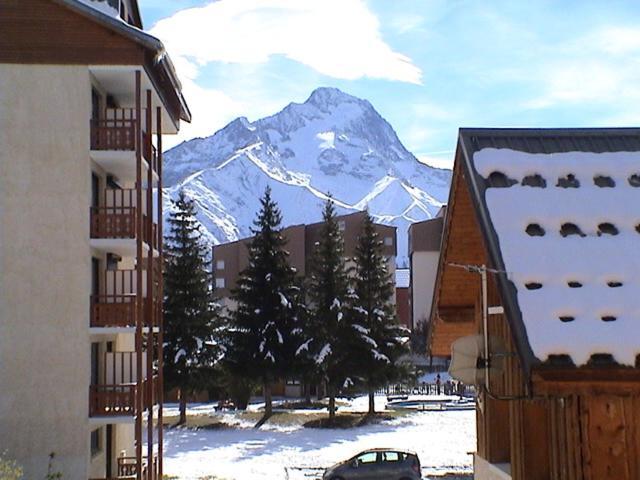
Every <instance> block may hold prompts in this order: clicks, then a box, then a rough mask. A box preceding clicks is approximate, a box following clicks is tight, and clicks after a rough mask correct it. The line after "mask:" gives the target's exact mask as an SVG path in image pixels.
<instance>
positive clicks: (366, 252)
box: [352, 212, 408, 414]
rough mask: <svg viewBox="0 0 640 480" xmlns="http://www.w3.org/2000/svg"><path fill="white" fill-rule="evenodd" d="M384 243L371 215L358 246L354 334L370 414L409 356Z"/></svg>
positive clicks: (365, 221) (364, 225)
mask: <svg viewBox="0 0 640 480" xmlns="http://www.w3.org/2000/svg"><path fill="white" fill-rule="evenodd" d="M383 249H384V247H383V242H382V241H381V240H380V238H379V234H378V232H377V231H376V229H375V225H374V223H373V219H372V218H371V215H369V212H367V214H366V216H365V219H364V223H363V225H362V232H361V234H360V236H359V237H358V244H357V246H356V256H355V268H354V275H353V279H352V288H353V293H354V295H353V298H354V304H353V306H352V316H353V319H354V324H353V325H352V327H353V330H354V331H353V334H355V340H356V341H357V345H356V346H354V347H353V348H354V353H356V354H357V358H358V361H357V366H356V368H357V370H358V373H359V375H358V376H359V378H361V379H362V381H363V383H364V386H365V387H366V389H367V391H368V392H369V414H374V413H375V403H374V400H375V398H374V393H375V390H376V389H378V388H380V387H382V386H384V385H385V384H387V383H388V382H389V381H390V380H391V379H393V378H394V376H395V375H397V374H398V372H399V371H400V370H399V367H398V366H397V365H396V361H397V360H398V358H399V357H400V356H401V355H403V354H405V353H408V348H407V343H408V338H407V334H408V332H407V331H406V329H404V328H403V327H401V326H400V325H399V324H398V321H397V318H396V314H395V308H394V305H393V303H392V298H393V294H394V289H395V286H394V282H393V280H392V278H391V275H390V274H389V269H388V266H387V263H388V262H387V259H386V258H385V256H384V252H383Z"/></svg>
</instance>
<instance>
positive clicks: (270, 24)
mask: <svg viewBox="0 0 640 480" xmlns="http://www.w3.org/2000/svg"><path fill="white" fill-rule="evenodd" d="M151 33H152V34H153V35H156V36H157V37H159V38H160V39H161V40H162V41H163V42H164V43H165V45H166V46H167V49H168V51H169V52H171V55H172V57H176V56H179V57H183V58H187V59H189V61H190V62H191V63H192V65H193V66H203V65H205V64H207V63H210V62H228V63H264V62H266V61H267V60H269V58H270V57H271V56H273V55H283V56H285V57H287V58H289V59H291V60H294V61H297V62H299V63H302V64H304V65H307V66H308V67H310V68H312V69H314V70H316V71H318V72H320V73H322V74H324V75H327V76H330V77H334V78H340V79H347V80H355V79H358V78H363V77H370V78H381V79H387V80H396V81H402V82H409V83H414V84H420V82H421V78H422V72H421V70H420V69H419V68H418V67H417V66H416V65H414V64H413V62H412V60H411V59H410V58H408V57H407V56H405V55H403V54H401V53H398V52H396V51H394V50H393V49H392V48H391V47H390V46H389V45H388V44H387V43H385V42H384V40H383V39H382V36H381V33H380V25H379V22H378V19H377V17H376V16H375V15H374V14H373V13H372V12H371V11H370V10H369V9H368V8H367V6H366V5H365V3H364V1H363V0H323V1H317V0H220V1H218V2H213V3H211V4H209V5H207V6H204V7H199V8H191V9H187V10H182V11H179V12H178V13H176V14H175V15H173V16H171V17H169V18H166V19H164V20H160V21H159V22H158V23H157V24H156V25H155V26H154V27H153V29H152V30H151Z"/></svg>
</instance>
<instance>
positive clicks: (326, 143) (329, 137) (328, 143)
mask: <svg viewBox="0 0 640 480" xmlns="http://www.w3.org/2000/svg"><path fill="white" fill-rule="evenodd" d="M316 138H317V139H318V140H321V142H320V144H319V145H318V148H320V149H322V150H325V149H327V148H336V144H335V142H336V134H335V132H320V133H318V134H316Z"/></svg>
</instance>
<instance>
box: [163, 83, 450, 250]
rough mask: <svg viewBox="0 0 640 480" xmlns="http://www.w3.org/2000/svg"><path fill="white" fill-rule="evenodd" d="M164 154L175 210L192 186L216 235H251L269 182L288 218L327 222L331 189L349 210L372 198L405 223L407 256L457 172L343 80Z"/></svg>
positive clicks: (372, 205)
mask: <svg viewBox="0 0 640 480" xmlns="http://www.w3.org/2000/svg"><path fill="white" fill-rule="evenodd" d="M164 158H165V163H164V181H165V185H166V186H167V188H166V189H165V202H166V203H165V212H167V213H168V212H169V210H170V209H171V204H170V202H169V200H168V199H169V198H175V196H176V194H177V192H178V190H179V189H184V191H185V192H186V194H187V196H189V197H190V198H193V199H194V200H195V201H196V203H197V206H198V209H199V214H198V218H199V220H200V222H201V223H202V225H203V226H204V228H205V229H206V231H207V232H208V234H209V235H210V237H211V240H212V242H213V243H215V244H217V243H224V242H226V241H231V240H236V239H238V238H243V237H245V236H249V235H250V230H249V229H250V227H251V225H252V222H253V220H254V218H255V216H256V212H257V211H258V208H259V198H260V196H261V195H262V194H263V192H264V190H265V188H266V186H267V185H269V186H271V189H272V194H273V197H274V199H275V200H276V201H277V202H278V203H279V205H280V207H281V209H282V213H283V219H284V222H283V223H284V225H294V224H300V223H313V222H317V221H319V220H320V219H321V210H322V205H323V202H324V200H325V199H326V198H327V194H328V193H331V194H332V195H333V198H334V200H335V202H336V204H337V206H338V211H339V213H341V214H342V213H350V212H353V211H355V210H362V209H364V208H366V207H367V206H368V207H369V211H370V212H371V213H372V214H373V215H374V216H375V217H376V219H377V221H379V222H382V223H386V224H391V225H395V226H397V227H398V257H399V258H402V257H406V256H407V227H408V225H409V224H410V223H411V222H415V221H420V220H425V219H427V218H431V217H432V216H434V215H435V214H436V212H437V211H438V209H439V208H440V207H441V206H442V204H443V202H444V201H446V197H447V192H448V189H449V183H450V179H451V171H450V170H441V169H437V168H433V167H430V166H427V165H424V164H422V163H420V162H419V161H418V160H417V159H416V158H415V157H414V156H413V155H412V154H411V153H410V152H408V151H407V149H406V148H404V146H403V145H402V143H401V142H400V140H399V139H398V137H397V135H396V133H395V132H394V130H393V128H392V127H391V125H389V123H387V121H386V120H385V119H384V118H382V117H381V116H380V115H379V114H378V112H376V110H375V109H374V108H373V106H372V105H371V104H370V103H369V102H368V101H366V100H362V99H359V98H356V97H353V96H351V95H348V94H346V93H344V92H342V91H340V90H338V89H335V88H318V89H317V90H315V91H314V92H313V93H312V94H311V96H310V97H309V98H308V99H307V101H306V102H304V103H302V104H298V103H291V104H289V105H287V106H286V107H285V108H284V109H283V110H282V111H280V112H278V113H276V114H275V115H273V116H270V117H266V118H263V119H260V120H256V121H255V122H249V121H248V120H247V119H246V118H244V117H241V118H237V119H236V120H234V121H233V122H231V123H229V124H228V125H227V126H226V127H224V128H223V129H222V130H219V131H218V132H216V133H215V134H214V135H212V136H210V137H207V138H197V139H193V140H189V141H187V142H184V143H182V144H180V145H178V146H177V147H175V148H173V149H171V150H170V151H168V152H167V153H166V154H165V157H164Z"/></svg>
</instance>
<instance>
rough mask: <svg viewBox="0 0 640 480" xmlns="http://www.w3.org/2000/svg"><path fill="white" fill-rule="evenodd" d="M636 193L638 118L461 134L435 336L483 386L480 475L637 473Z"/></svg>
mask: <svg viewBox="0 0 640 480" xmlns="http://www.w3.org/2000/svg"><path fill="white" fill-rule="evenodd" d="M639 205H640V129H622V128H620V129H462V130H460V134H459V140H458V145H457V151H456V156H455V166H454V172H453V181H452V188H451V193H450V197H449V204H448V212H447V215H446V218H445V224H444V237H443V248H442V254H441V257H440V263H439V267H438V275H437V278H436V289H435V294H434V308H433V313H432V316H433V321H434V322H437V325H438V328H436V329H434V331H433V333H432V335H431V337H430V347H431V348H432V349H434V350H438V351H445V350H446V349H450V348H453V359H452V366H451V370H452V371H454V370H456V371H458V372H463V369H461V368H460V366H461V365H462V364H464V363H467V367H468V371H467V372H466V374H465V376H469V373H471V376H475V379H476V383H477V384H478V385H480V386H481V388H480V389H479V391H480V393H479V396H478V408H477V451H476V453H475V459H474V464H475V465H474V466H475V478H479V479H511V478H513V479H515V480H542V479H559V480H581V479H593V480H603V479H620V480H624V479H626V480H637V479H638V478H640V364H639V357H638V355H639V354H640V296H639V295H638V287H640V255H638V252H640V207H639ZM474 347H475V350H474ZM468 356H471V362H467V360H466V358H467V357H468ZM461 375H462V373H461Z"/></svg>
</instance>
